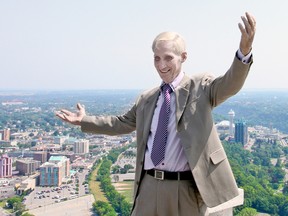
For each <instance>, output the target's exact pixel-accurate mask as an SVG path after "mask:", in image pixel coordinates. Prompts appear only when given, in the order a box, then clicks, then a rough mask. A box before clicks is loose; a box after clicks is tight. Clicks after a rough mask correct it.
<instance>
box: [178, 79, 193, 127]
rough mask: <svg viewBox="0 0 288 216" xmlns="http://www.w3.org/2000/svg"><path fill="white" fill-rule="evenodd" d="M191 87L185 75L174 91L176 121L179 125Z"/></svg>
mask: <svg viewBox="0 0 288 216" xmlns="http://www.w3.org/2000/svg"><path fill="white" fill-rule="evenodd" d="M190 86H191V82H190V78H189V77H188V76H187V75H185V76H184V77H183V79H182V80H181V82H180V84H179V86H178V88H176V90H175V95H176V121H177V124H178V123H179V120H180V119H181V116H182V114H183V112H184V109H185V107H186V104H187V100H188V97H189V89H190Z"/></svg>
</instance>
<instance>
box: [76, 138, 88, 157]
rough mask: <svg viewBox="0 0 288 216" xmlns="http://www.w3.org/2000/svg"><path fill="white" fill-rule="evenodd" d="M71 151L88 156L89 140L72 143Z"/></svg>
mask: <svg viewBox="0 0 288 216" xmlns="http://www.w3.org/2000/svg"><path fill="white" fill-rule="evenodd" d="M73 151H74V153H75V154H88V153H89V140H84V139H81V140H78V141H76V142H75V143H74V148H73Z"/></svg>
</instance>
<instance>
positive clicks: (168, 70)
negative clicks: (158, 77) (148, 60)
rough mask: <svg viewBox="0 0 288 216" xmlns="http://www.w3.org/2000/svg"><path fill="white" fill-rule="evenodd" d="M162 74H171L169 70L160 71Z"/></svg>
mask: <svg viewBox="0 0 288 216" xmlns="http://www.w3.org/2000/svg"><path fill="white" fill-rule="evenodd" d="M160 72H161V73H168V72H170V70H167V71H160Z"/></svg>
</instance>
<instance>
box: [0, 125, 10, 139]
mask: <svg viewBox="0 0 288 216" xmlns="http://www.w3.org/2000/svg"><path fill="white" fill-rule="evenodd" d="M0 134H1V140H4V141H10V134H11V133H10V128H6V129H4V130H0Z"/></svg>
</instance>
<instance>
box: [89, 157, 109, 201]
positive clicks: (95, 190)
mask: <svg viewBox="0 0 288 216" xmlns="http://www.w3.org/2000/svg"><path fill="white" fill-rule="evenodd" d="M100 166H101V163H100V164H98V165H97V167H96V169H94V170H93V171H92V173H91V180H90V181H89V188H90V190H91V193H92V194H93V196H94V199H95V201H103V202H107V203H108V200H107V198H106V196H105V194H104V193H103V191H102V189H101V188H100V182H99V181H96V177H97V172H98V170H99V167H100Z"/></svg>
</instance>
